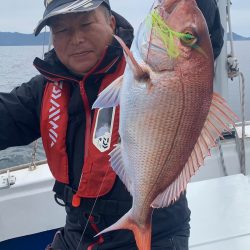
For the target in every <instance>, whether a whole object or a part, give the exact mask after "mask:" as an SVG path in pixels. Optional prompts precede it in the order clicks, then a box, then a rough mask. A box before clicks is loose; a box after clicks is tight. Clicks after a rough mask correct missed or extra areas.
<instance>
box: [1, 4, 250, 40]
mask: <svg viewBox="0 0 250 250" xmlns="http://www.w3.org/2000/svg"><path fill="white" fill-rule="evenodd" d="M205 1H208V0H205ZM220 1H221V0H220ZM110 3H111V6H112V8H113V9H114V10H115V11H117V12H118V13H119V14H121V15H122V16H124V17H125V18H126V19H127V20H128V21H129V22H130V23H131V24H132V25H133V26H134V27H135V29H136V28H137V27H138V26H139V24H140V22H141V21H142V20H143V18H144V17H145V16H146V14H147V13H148V11H149V9H150V7H151V5H152V3H153V0H110ZM232 3H233V5H232V7H231V12H232V23H233V24H232V26H233V31H234V32H236V33H239V34H242V35H245V36H250V29H249V23H250V15H249V12H250V1H249V0H241V1H237V0H232ZM43 11H44V6H43V0H23V1H20V0H8V1H3V2H1V9H0V31H11V32H15V31H16V32H23V33H32V32H33V30H34V28H35V27H36V25H37V23H38V21H39V20H40V19H41V18H42V15H43Z"/></svg>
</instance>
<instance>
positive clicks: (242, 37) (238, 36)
mask: <svg viewBox="0 0 250 250" xmlns="http://www.w3.org/2000/svg"><path fill="white" fill-rule="evenodd" d="M229 39H230V37H229V34H227V40H229ZM233 40H234V41H247V40H250V37H244V36H241V35H238V34H236V33H234V32H233Z"/></svg>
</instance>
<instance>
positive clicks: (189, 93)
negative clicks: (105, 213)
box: [94, 0, 237, 250]
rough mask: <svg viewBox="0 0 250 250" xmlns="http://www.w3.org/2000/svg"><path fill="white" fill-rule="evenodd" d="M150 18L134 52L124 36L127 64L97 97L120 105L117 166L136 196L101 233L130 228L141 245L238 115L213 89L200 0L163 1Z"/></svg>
mask: <svg viewBox="0 0 250 250" xmlns="http://www.w3.org/2000/svg"><path fill="white" fill-rule="evenodd" d="M149 17H151V19H149V18H148V17H147V18H146V20H145V21H144V22H143V23H142V24H141V26H140V28H139V30H138V32H137V35H136V37H135V40H134V42H133V44H132V47H131V51H129V49H128V48H127V47H126V46H125V44H124V43H123V41H122V40H121V39H119V38H118V37H116V39H117V40H118V42H119V43H120V44H121V46H122V47H123V49H124V54H125V57H126V59H127V66H126V69H125V72H124V75H123V77H121V78H119V79H117V80H116V81H115V82H114V83H112V84H111V85H110V86H109V87H108V88H107V89H105V90H104V91H103V92H102V93H101V94H100V96H99V97H98V99H97V101H96V102H95V104H94V107H95V108H107V107H112V106H117V105H118V104H119V105H120V127H119V134H120V138H121V142H120V143H119V144H118V145H117V147H116V148H115V149H114V150H113V151H112V152H111V154H110V156H111V165H112V167H113V169H114V171H115V172H116V173H117V175H118V176H119V177H120V178H121V180H122V181H123V182H124V184H125V185H126V187H127V188H128V190H129V192H130V193H131V195H132V197H133V204H132V207H131V209H130V211H128V212H127V213H126V214H125V215H124V216H123V217H122V218H121V219H120V220H119V221H118V222H117V223H115V224H114V225H111V226H110V227H109V228H107V229H105V230H104V231H102V232H101V233H105V232H108V231H112V230H117V229H130V230H132V231H133V232H134V235H135V239H136V243H137V246H138V248H139V250H149V249H150V247H151V217H152V212H153V209H154V208H160V207H166V206H168V205H170V204H171V203H172V202H174V201H175V200H176V199H178V198H179V197H180V194H181V192H183V191H185V189H186V186H187V183H188V181H189V180H190V178H191V177H192V175H194V174H195V172H196V171H197V170H198V168H199V167H200V166H201V165H202V164H203V161H204V158H205V157H206V156H207V155H208V154H209V150H210V148H211V147H213V146H214V145H215V140H216V139H217V138H218V137H219V136H220V134H221V132H222V131H223V129H224V128H225V127H227V125H226V124H228V123H230V122H234V121H235V120H236V119H237V117H236V116H235V115H234V113H233V112H232V111H230V109H229V108H228V106H227V104H226V103H225V101H224V100H223V98H221V97H220V96H219V95H218V94H216V93H214V92H213V77H214V61H213V51H212V46H211V41H210V38H209V33H208V29H207V26H206V22H205V19H204V17H203V15H202V13H201V11H200V10H199V9H198V6H197V4H196V1H194V0H159V1H155V3H154V6H153V8H152V10H151V12H150V15H149ZM180 17H181V18H180ZM117 88H119V89H120V90H119V91H117ZM118 92H119V96H118V97H119V98H117V96H114V93H118ZM117 100H119V103H118V102H117ZM166 223H167V222H166Z"/></svg>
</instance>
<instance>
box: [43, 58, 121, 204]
mask: <svg viewBox="0 0 250 250" xmlns="http://www.w3.org/2000/svg"><path fill="white" fill-rule="evenodd" d="M124 68H125V60H124V58H123V59H122V60H121V61H120V62H119V65H118V67H117V69H116V71H115V72H114V73H113V74H107V75H106V76H105V77H104V79H103V81H102V84H101V87H100V91H102V90H103V89H104V88H106V87H107V86H108V85H109V84H110V83H112V82H113V81H114V80H115V79H116V78H117V77H119V76H120V75H122V74H123V72H124ZM90 74H91V72H90V73H89V74H88V75H87V76H85V77H84V78H83V80H81V81H80V82H79V84H80V91H81V96H82V100H83V103H84V109H85V115H86V131H85V153H84V163H83V170H82V176H81V179H80V183H79V187H78V190H77V193H76V195H74V197H73V205H75V206H78V205H79V204H80V197H85V198H96V197H98V196H102V195H105V194H107V193H108V192H109V191H110V190H111V189H112V187H113V184H114V182H115V178H116V174H115V172H114V171H113V170H112V168H111V167H110V163H109V155H108V154H109V153H110V152H111V151H112V149H113V148H114V145H115V144H117V142H118V139H119V135H118V128H119V108H118V107H116V108H110V109H97V110H95V113H94V118H93V121H91V107H89V103H88V98H87V95H86V92H85V89H84V84H85V80H86V78H87V77H88V76H89V75H90ZM58 80H59V79H58ZM69 96H70V90H69V85H68V84H67V83H64V82H63V81H57V82H51V81H48V82H47V85H46V88H45V92H44V97H43V102H42V107H41V108H42V110H41V135H42V141H43V146H44V149H45V153H46V156H47V160H48V165H49V167H50V170H51V173H52V175H53V176H54V177H55V179H56V180H58V181H60V182H62V183H65V184H69V176H68V156H67V152H66V132H67V124H68V112H67V111H68V104H69ZM105 112H106V113H105ZM107 113H108V114H109V117H111V119H110V120H109V121H105V119H104V121H103V119H101V118H103V117H107V116H106V114H107ZM100 133H101V134H100Z"/></svg>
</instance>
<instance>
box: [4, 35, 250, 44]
mask: <svg viewBox="0 0 250 250" xmlns="http://www.w3.org/2000/svg"><path fill="white" fill-rule="evenodd" d="M49 36H50V33H49V32H46V33H41V34H39V35H38V36H37V37H36V36H34V34H23V33H18V32H0V46H39V45H41V46H42V45H45V46H46V45H48V44H49ZM229 38H230V37H229V35H228V36H227V39H228V40H229ZM233 40H234V41H250V37H244V36H241V35H239V34H236V33H233Z"/></svg>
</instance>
